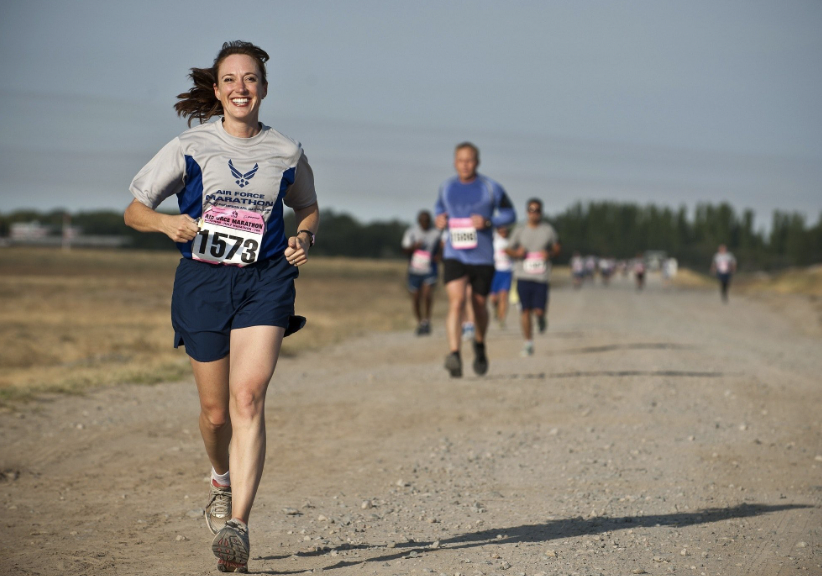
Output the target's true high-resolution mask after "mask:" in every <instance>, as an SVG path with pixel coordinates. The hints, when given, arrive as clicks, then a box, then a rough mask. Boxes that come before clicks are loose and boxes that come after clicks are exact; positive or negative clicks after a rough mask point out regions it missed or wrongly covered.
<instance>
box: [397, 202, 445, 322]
mask: <svg viewBox="0 0 822 576" xmlns="http://www.w3.org/2000/svg"><path fill="white" fill-rule="evenodd" d="M441 237H442V231H441V230H437V229H436V228H434V227H433V226H432V223H431V213H430V212H428V211H427V210H423V211H422V212H420V213H419V214H418V215H417V224H416V225H415V226H412V227H411V228H409V229H408V230H406V231H405V235H403V237H402V249H403V251H404V252H405V253H406V254H407V255H408V257H409V258H410V260H409V262H408V291H409V292H411V305H412V307H413V309H414V317H415V318H416V319H417V330H416V334H417V336H425V335H428V334H430V333H431V306H432V302H433V300H434V288H435V287H436V285H437V260H439V258H440V257H441V254H442V252H441V245H442V241H441Z"/></svg>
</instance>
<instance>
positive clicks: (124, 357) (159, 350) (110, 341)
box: [0, 248, 444, 403]
mask: <svg viewBox="0 0 822 576" xmlns="http://www.w3.org/2000/svg"><path fill="white" fill-rule="evenodd" d="M178 260H179V255H178V254H177V253H176V252H175V253H172V252H134V251H104V250H72V251H70V252H63V251H61V250H57V249H39V248H14V249H5V250H2V251H0V295H2V299H0V317H2V319H3V322H2V324H0V403H8V402H9V401H10V400H15V399H16V400H22V399H26V398H28V397H31V396H32V395H33V394H42V393H47V392H64V393H77V392H81V391H83V390H85V389H88V388H90V387H95V386H100V385H108V384H116V383H123V382H130V383H156V382H162V381H174V380H177V379H180V378H183V377H185V376H187V375H188V374H189V369H188V361H187V357H186V355H185V352H184V351H183V350H182V349H180V350H175V349H174V348H172V336H173V331H172V329H171V324H170V318H169V315H170V313H169V308H170V302H171V290H172V285H173V279H174V270H175V268H176V266H177V262H178ZM297 290H298V295H297V312H298V313H299V314H302V315H304V316H307V317H308V324H307V326H306V328H305V329H304V330H303V331H301V332H300V333H298V334H296V335H294V336H293V337H289V338H288V339H286V341H285V344H284V348H283V353H284V355H290V356H293V355H296V354H299V353H300V352H301V351H302V350H305V349H316V348H318V347H321V346H323V345H326V344H329V343H332V342H337V341H339V340H341V339H344V338H346V337H347V336H349V335H359V334H362V333H364V332H366V331H371V330H398V329H411V328H412V327H413V322H412V320H411V309H410V303H409V302H408V297H407V295H406V289H405V264H404V263H402V262H396V261H390V262H386V261H368V260H349V259H320V258H314V259H312V260H311V262H310V263H309V264H308V265H307V266H305V267H303V268H302V269H301V277H300V279H299V280H298V287H297ZM438 292H439V294H438V297H439V302H438V303H437V305H436V307H435V313H437V314H438V315H439V316H438V317H441V315H442V314H443V312H444V306H443V304H442V298H444V295H443V294H442V290H439V291H438Z"/></svg>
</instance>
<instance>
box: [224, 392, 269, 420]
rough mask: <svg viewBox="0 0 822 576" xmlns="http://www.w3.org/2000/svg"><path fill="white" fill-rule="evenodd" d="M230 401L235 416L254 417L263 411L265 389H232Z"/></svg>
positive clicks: (242, 417)
mask: <svg viewBox="0 0 822 576" xmlns="http://www.w3.org/2000/svg"><path fill="white" fill-rule="evenodd" d="M231 401H232V404H233V413H234V416H235V418H241V419H251V418H256V417H257V416H258V415H259V414H260V413H262V411H263V405H264V402H265V390H264V389H256V388H247V387H243V388H240V389H238V390H232V392H231Z"/></svg>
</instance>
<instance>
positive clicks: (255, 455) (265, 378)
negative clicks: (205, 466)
mask: <svg viewBox="0 0 822 576" xmlns="http://www.w3.org/2000/svg"><path fill="white" fill-rule="evenodd" d="M284 333H285V328H280V327H278V326H251V327H248V328H240V329H237V330H232V331H231V354H230V358H231V368H230V374H229V390H230V402H229V412H230V414H231V426H232V429H233V437H232V439H231V457H230V460H231V489H232V493H233V511H232V518H236V519H238V520H242V521H243V522H245V523H248V517H249V514H250V513H251V506H252V504H253V503H254V497H255V495H256V494H257V487H258V486H259V485H260V478H261V477H262V474H263V466H264V464H265V394H266V390H267V389H268V383H269V381H270V380H271V377H272V375H273V374H274V368H275V366H276V365H277V358H278V357H279V355H280V347H281V345H282V342H283V334H284Z"/></svg>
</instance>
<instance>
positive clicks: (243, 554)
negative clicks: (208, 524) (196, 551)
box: [211, 519, 250, 574]
mask: <svg viewBox="0 0 822 576" xmlns="http://www.w3.org/2000/svg"><path fill="white" fill-rule="evenodd" d="M249 549H250V546H249V543H248V526H247V525H246V524H245V523H244V522H242V521H241V520H236V519H231V520H229V521H228V522H226V523H225V526H223V529H222V530H220V531H219V532H218V533H217V535H216V536H215V537H214V540H213V541H212V542H211V551H212V552H214V555H215V556H216V557H217V570H219V571H220V572H239V573H242V574H246V573H248V553H249Z"/></svg>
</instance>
